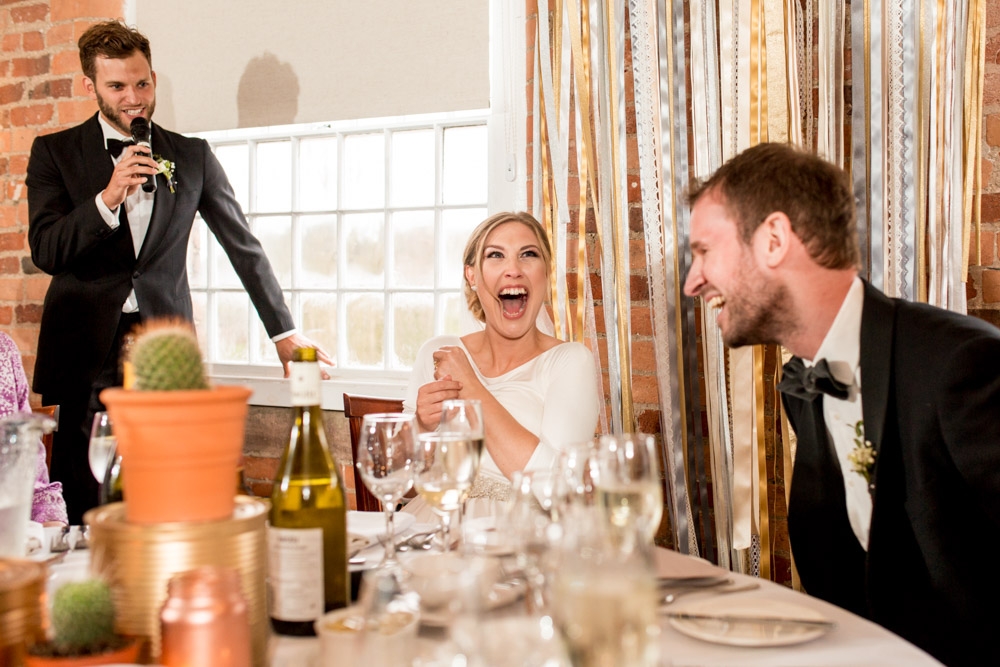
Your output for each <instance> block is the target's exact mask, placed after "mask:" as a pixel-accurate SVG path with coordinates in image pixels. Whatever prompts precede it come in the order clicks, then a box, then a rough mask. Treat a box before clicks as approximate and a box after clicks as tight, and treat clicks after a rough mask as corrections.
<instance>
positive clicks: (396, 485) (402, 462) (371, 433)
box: [357, 412, 417, 567]
mask: <svg viewBox="0 0 1000 667" xmlns="http://www.w3.org/2000/svg"><path fill="white" fill-rule="evenodd" d="M416 432H417V420H416V417H415V416H414V415H407V414H402V413H395V412H392V413H378V414H369V415H365V416H364V418H363V419H362V421H361V436H360V438H358V453H357V466H358V472H360V473H361V479H362V480H363V481H364V483H365V486H367V487H368V490H369V491H371V492H372V495H374V496H375V497H376V498H378V499H379V501H380V502H381V503H382V509H383V510H384V511H385V532H386V534H385V558H384V559H383V561H382V566H383V567H386V566H393V565H395V563H396V537H395V535H396V530H395V523H394V521H393V519H394V518H395V515H396V503H398V502H399V500H400V498H402V497H403V494H405V493H406V492H407V491H409V490H410V488H411V487H412V486H413V472H414V460H415V453H416V451H415V450H416Z"/></svg>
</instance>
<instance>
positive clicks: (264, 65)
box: [236, 51, 299, 127]
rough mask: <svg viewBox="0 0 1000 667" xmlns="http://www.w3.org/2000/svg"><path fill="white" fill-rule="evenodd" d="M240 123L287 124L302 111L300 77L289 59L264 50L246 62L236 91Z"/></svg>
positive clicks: (244, 125)
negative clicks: (281, 59)
mask: <svg viewBox="0 0 1000 667" xmlns="http://www.w3.org/2000/svg"><path fill="white" fill-rule="evenodd" d="M236 109H237V114H238V116H239V120H238V125H237V127H264V126H267V125H288V124H290V123H294V122H295V116H296V115H297V114H298V111H299V77H298V76H296V74H295V70H294V69H292V66H291V65H290V64H288V63H283V62H281V61H280V60H278V57H277V56H275V55H274V54H273V53H268V52H267V51H265V52H264V55H261V56H258V57H256V58H253V59H251V60H250V62H248V63H247V66H246V69H245V70H243V76H241V77H240V86H239V90H238V91H237V93H236Z"/></svg>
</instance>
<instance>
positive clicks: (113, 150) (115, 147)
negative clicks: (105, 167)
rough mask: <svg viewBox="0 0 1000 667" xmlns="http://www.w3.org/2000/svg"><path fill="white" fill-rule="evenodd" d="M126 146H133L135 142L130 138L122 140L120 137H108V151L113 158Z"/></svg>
mask: <svg viewBox="0 0 1000 667" xmlns="http://www.w3.org/2000/svg"><path fill="white" fill-rule="evenodd" d="M126 146H135V142H134V141H132V140H131V139H128V140H126V141H122V140H121V139H108V153H110V154H111V157H113V158H116V157H118V156H119V155H121V154H122V151H123V150H125V147H126Z"/></svg>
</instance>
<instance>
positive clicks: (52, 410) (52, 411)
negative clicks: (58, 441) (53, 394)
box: [31, 405, 59, 470]
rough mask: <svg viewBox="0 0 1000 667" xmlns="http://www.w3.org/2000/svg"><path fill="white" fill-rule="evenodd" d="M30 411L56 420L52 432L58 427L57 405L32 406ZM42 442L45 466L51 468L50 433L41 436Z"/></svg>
mask: <svg viewBox="0 0 1000 667" xmlns="http://www.w3.org/2000/svg"><path fill="white" fill-rule="evenodd" d="M31 411H32V412H34V413H35V414H36V415H45V416H46V417H51V418H52V419H54V420H56V427H55V429H53V432H55V431H56V430H57V429H58V428H59V406H58V405H43V406H42V407H40V408H32V409H31ZM42 444H43V445H45V467H46V468H48V469H49V470H52V433H46V434H45V435H43V436H42Z"/></svg>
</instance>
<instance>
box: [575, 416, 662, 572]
mask: <svg viewBox="0 0 1000 667" xmlns="http://www.w3.org/2000/svg"><path fill="white" fill-rule="evenodd" d="M593 456H594V457H595V460H596V465H595V466H592V467H591V472H592V473H594V480H593V481H594V496H595V501H596V506H597V509H598V511H599V512H600V514H601V515H602V516H603V519H604V528H605V529H606V530H608V535H609V537H610V540H611V542H612V543H613V544H614V545H615V546H617V547H618V549H619V550H620V552H621V553H623V554H627V553H631V552H632V551H633V550H635V549H636V548H637V547H640V546H641V545H649V544H652V542H653V537H655V535H656V531H657V529H658V528H659V526H660V519H661V518H662V517H663V488H662V486H661V482H660V467H659V465H658V463H657V461H656V441H655V440H654V438H653V436H650V435H640V434H637V433H636V434H628V433H626V434H619V435H603V436H601V437H600V438H599V439H598V441H597V443H596V448H595V451H594V452H593Z"/></svg>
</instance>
